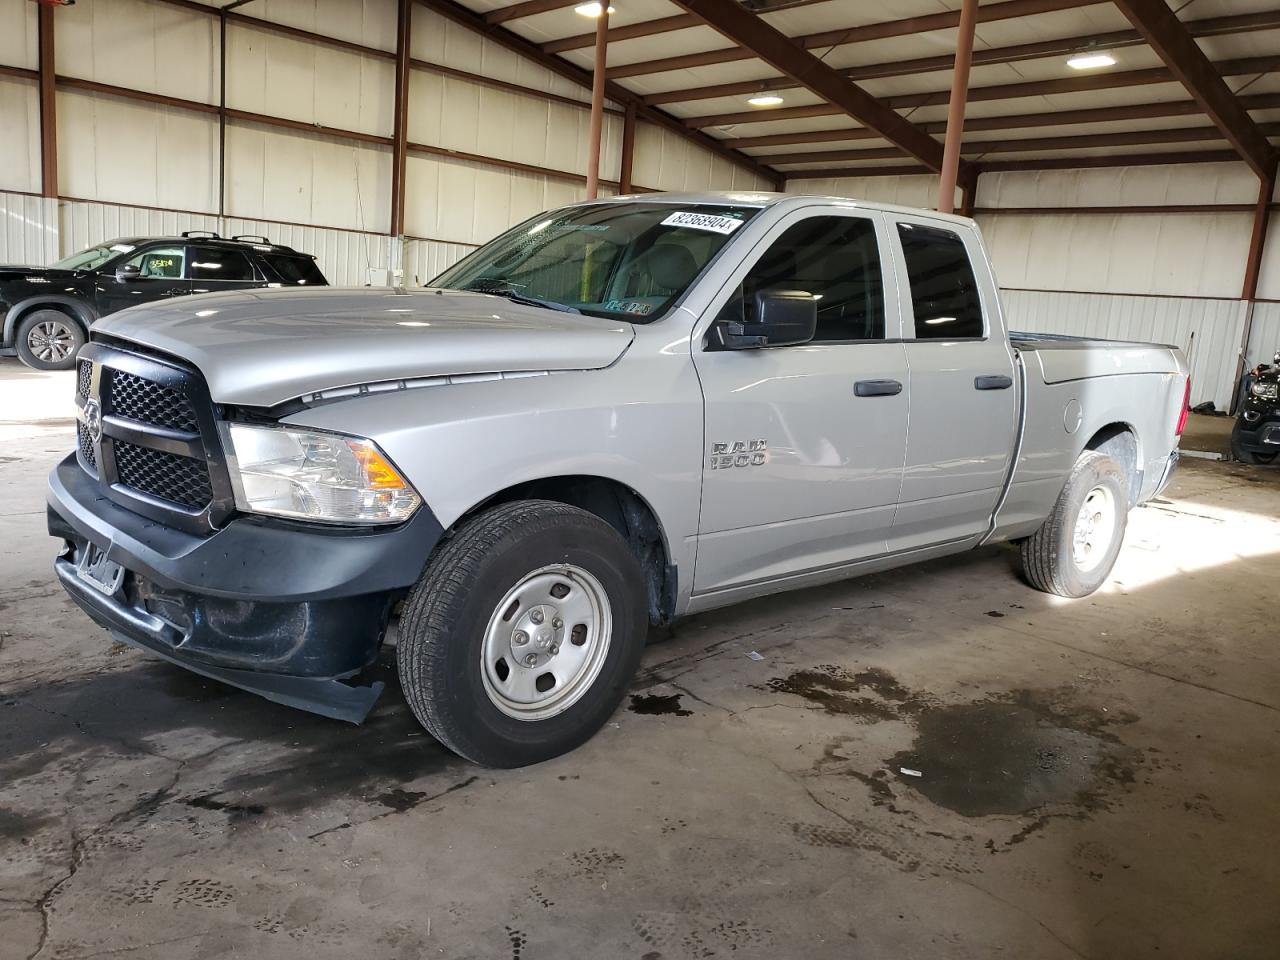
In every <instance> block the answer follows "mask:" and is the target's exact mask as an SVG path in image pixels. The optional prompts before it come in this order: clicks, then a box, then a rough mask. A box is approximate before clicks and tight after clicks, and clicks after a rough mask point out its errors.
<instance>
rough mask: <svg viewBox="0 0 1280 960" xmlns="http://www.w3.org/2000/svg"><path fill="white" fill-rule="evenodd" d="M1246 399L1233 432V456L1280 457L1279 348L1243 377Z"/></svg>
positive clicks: (1269, 460) (1266, 459)
mask: <svg viewBox="0 0 1280 960" xmlns="http://www.w3.org/2000/svg"><path fill="white" fill-rule="evenodd" d="M1243 395H1244V396H1243V400H1242V402H1241V404H1240V409H1239V412H1238V413H1237V415H1236V425H1235V428H1234V429H1233V430H1232V431H1231V455H1232V456H1233V457H1235V459H1237V460H1240V461H1241V462H1243V463H1275V462H1276V461H1277V460H1278V459H1280V351H1277V352H1276V356H1275V362H1274V363H1270V364H1267V363H1260V364H1258V366H1256V367H1254V369H1253V370H1252V371H1250V372H1249V374H1248V376H1246V377H1245V379H1244V384H1243Z"/></svg>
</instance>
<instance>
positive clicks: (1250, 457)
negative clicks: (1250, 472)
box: [1231, 443, 1276, 466]
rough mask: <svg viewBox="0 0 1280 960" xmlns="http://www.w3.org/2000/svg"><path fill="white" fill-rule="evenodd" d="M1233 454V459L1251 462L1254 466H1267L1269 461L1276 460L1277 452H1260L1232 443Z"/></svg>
mask: <svg viewBox="0 0 1280 960" xmlns="http://www.w3.org/2000/svg"><path fill="white" fill-rule="evenodd" d="M1231 456H1232V459H1235V460H1238V461H1240V462H1241V463H1251V464H1253V465H1254V466H1266V465H1267V464H1269V463H1275V462H1276V454H1275V453H1258V452H1256V451H1254V450H1245V449H1244V448H1243V447H1241V446H1238V445H1236V444H1234V443H1233V444H1232V445H1231Z"/></svg>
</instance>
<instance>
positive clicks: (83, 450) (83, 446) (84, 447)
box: [76, 423, 98, 470]
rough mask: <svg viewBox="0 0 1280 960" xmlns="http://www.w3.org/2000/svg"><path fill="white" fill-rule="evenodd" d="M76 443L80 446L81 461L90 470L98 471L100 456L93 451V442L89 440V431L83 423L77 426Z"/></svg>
mask: <svg viewBox="0 0 1280 960" xmlns="http://www.w3.org/2000/svg"><path fill="white" fill-rule="evenodd" d="M76 443H77V444H79V446H80V459H81V460H82V461H84V463H85V465H86V466H88V467H89V469H90V470H97V469H98V455H97V454H96V453H95V452H94V450H93V441H92V440H90V439H89V431H88V430H86V429H85V428H84V424H83V423H78V424H76Z"/></svg>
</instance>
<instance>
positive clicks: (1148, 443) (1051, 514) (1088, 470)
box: [48, 193, 1189, 766]
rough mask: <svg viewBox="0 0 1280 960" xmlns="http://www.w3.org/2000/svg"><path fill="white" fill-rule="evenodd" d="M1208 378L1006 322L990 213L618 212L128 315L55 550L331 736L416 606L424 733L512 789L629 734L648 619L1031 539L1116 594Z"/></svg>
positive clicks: (1072, 593) (1139, 353) (1051, 581)
mask: <svg viewBox="0 0 1280 960" xmlns="http://www.w3.org/2000/svg"><path fill="white" fill-rule="evenodd" d="M1188 391H1189V381H1188V374H1187V366H1186V363H1185V361H1184V359H1183V357H1182V354H1181V352H1180V351H1179V350H1178V349H1177V348H1175V347H1167V346H1152V345H1144V344H1136V343H1112V342H1102V341H1088V340H1080V339H1074V338H1069V337H1049V336H1023V335H1019V334H1009V333H1007V332H1006V326H1005V317H1004V314H1003V312H1002V310H1001V305H1000V296H999V291H998V289H997V286H996V282H995V278H994V277H993V276H992V272H991V268H990V265H989V264H988V260H987V256H986V253H985V251H984V248H983V243H982V237H981V235H980V234H979V232H978V230H977V228H976V226H975V225H974V224H973V222H972V221H970V220H966V219H962V218H958V217H952V216H944V215H940V214H934V213H930V212H927V211H921V210H908V209H899V208H896V207H888V206H883V205H879V204H870V203H859V202H852V201H847V200H840V199H833V198H822V197H804V196H784V195H768V194H766V195H757V194H734V193H724V194H706V195H675V194H650V195H644V196H633V197H619V198H615V199H610V200H602V201H598V202H591V203H583V204H577V205H574V206H569V207H565V208H563V209H559V210H555V211H552V212H550V213H546V214H542V215H540V216H537V217H534V218H533V219H531V220H529V221H527V222H525V223H522V224H520V225H519V226H517V227H515V228H514V229H512V230H510V231H508V232H507V233H505V234H503V235H502V236H500V237H499V238H497V239H496V240H494V241H492V242H491V243H489V244H487V245H486V246H483V247H481V248H480V249H478V250H476V251H475V252H474V253H472V254H471V255H470V256H468V257H467V258H466V259H464V260H462V261H461V262H460V263H458V264H456V265H455V266H454V267H452V268H451V269H449V270H447V271H445V273H443V274H442V275H441V276H439V277H438V278H436V280H435V281H434V282H433V284H432V285H431V286H430V287H429V288H427V289H421V290H403V289H397V290H387V289H363V290H332V289H329V290H299V289H281V290H265V291H264V290H257V291H246V292H240V293H227V294H213V295H208V296H201V297H193V298H189V299H182V300H175V301H172V302H169V303H165V304H163V305H160V304H156V305H147V306H141V307H138V308H135V309H130V310H125V311H123V312H121V313H119V314H116V315H115V316H112V317H110V318H107V319H105V320H103V321H102V322H100V323H99V324H98V325H96V326H95V327H94V328H93V335H92V342H90V343H89V344H88V345H87V346H86V347H85V348H84V350H83V351H82V353H81V355H80V359H79V368H78V378H77V389H76V404H77V407H78V410H79V433H78V440H79V443H78V450H77V451H76V452H75V453H74V454H72V455H70V456H68V457H67V458H66V460H64V461H63V462H62V463H61V464H59V465H58V467H57V468H56V469H55V470H54V472H53V474H52V476H51V477H50V482H49V493H48V502H49V529H50V532H51V534H52V535H53V536H55V537H57V538H58V539H59V540H60V541H61V542H62V549H61V552H60V554H59V556H58V559H57V561H56V569H57V574H58V576H59V578H60V579H61V582H62V583H63V585H64V586H65V588H66V589H67V591H68V592H69V593H70V594H71V596H72V597H73V598H74V599H75V601H76V602H77V603H78V604H79V605H80V606H81V607H83V609H84V610H85V612H86V613H88V614H89V616H90V617H92V618H93V619H94V620H96V621H97V622H98V623H100V624H102V625H103V626H105V627H107V628H108V629H109V630H110V631H111V632H112V633H113V634H114V635H115V636H116V637H117V638H118V639H120V640H122V641H125V642H128V643H132V644H134V645H137V646H140V647H143V648H145V649H147V650H150V651H152V652H154V653H157V654H159V655H160V656H162V657H165V658H167V659H169V660H172V661H175V662H177V663H179V664H181V665H183V666H185V667H187V668H189V669H191V670H194V671H196V672H198V673H201V674H204V675H206V676H209V677H213V678H216V679H219V680H222V681H225V682H227V683H230V684H234V685H236V686H239V687H242V688H245V689H248V690H251V691H255V692H257V693H260V694H262V695H263V696H266V697H269V698H270V699H272V700H276V701H278V702H281V703H285V704H290V705H293V706H298V707H302V708H304V709H309V710H313V711H315V712H318V713H323V714H325V715H328V716H332V717H338V718H343V719H347V720H352V721H356V722H358V721H360V720H362V719H363V718H364V716H365V715H366V714H367V712H368V711H369V710H370V708H371V707H372V706H373V703H374V701H375V700H376V699H377V696H378V694H379V693H380V691H381V685H380V684H372V685H369V684H362V682H361V678H360V674H361V672H362V671H363V670H364V668H366V667H367V666H368V665H370V663H371V662H372V661H373V660H374V658H375V657H376V656H377V654H378V651H379V648H380V647H381V645H382V643H383V641H384V638H385V637H386V635H387V632H388V628H389V626H390V624H391V623H392V622H393V620H398V641H397V644H396V657H397V663H398V669H399V676H400V682H401V685H402V687H403V689H404V693H405V696H406V697H407V699H408V702H409V704H410V706H411V707H412V709H413V711H414V712H415V714H416V715H417V717H418V719H419V720H421V722H422V724H423V725H424V726H425V727H426V728H427V730H428V731H430V733H431V734H432V735H434V736H435V737H437V738H438V739H439V740H440V741H442V742H443V743H444V744H446V745H447V746H448V747H450V748H451V749H453V750H455V751H456V752H457V753H459V754H461V755H463V756H464V757H468V758H470V759H472V760H474V761H477V762H479V763H483V764H489V765H495V766H516V765H520V764H526V763H531V762H535V761H539V760H543V759H546V758H549V757H552V756H555V755H557V754H560V753H563V752H564V751H567V750H570V749H572V748H573V747H575V746H577V745H578V744H580V743H582V742H583V741H584V740H586V739H587V738H588V737H590V736H591V735H592V734H593V733H594V732H595V731H596V730H597V729H598V728H599V727H600V725H601V724H602V723H604V721H605V720H606V718H607V717H608V716H609V715H610V713H611V712H612V711H613V710H614V709H615V707H616V706H617V704H618V702H619V700H620V698H621V697H622V695H623V693H624V691H625V690H626V688H627V685H628V682H629V681H630V679H631V677H632V674H633V672H634V671H635V669H636V666H637V663H638V662H639V659H640V655H641V651H642V648H643V646H644V642H645V637H646V632H647V628H648V627H649V626H650V624H663V623H667V622H669V621H671V620H673V619H675V618H677V617H681V616H685V615H688V614H692V613H697V612H700V611H704V610H709V609H711V608H714V607H719V606H722V605H724V604H730V603H734V602H737V601H739V600H745V599H748V598H750V597H758V596H761V595H762V594H768V593H772V592H776V591H780V590H790V589H794V588H798V587H806V586H810V585H813V584H818V583H824V582H828V581H832V580H837V579H840V578H845V577H852V576H856V575H858V574H863V573H868V572H871V571H875V570H883V569H885V568H887V567H893V566H897V565H901V564H906V563H913V562H915V561H919V560H927V559H930V558H933V557H940V556H943V555H946V554H953V553H959V552H960V551H963V550H971V549H973V548H975V547H978V546H981V545H983V544H990V543H995V542H999V541H1012V542H1014V543H1017V544H1019V545H1020V551H1021V556H1022V561H1023V569H1024V573H1025V577H1026V579H1027V580H1028V581H1029V582H1030V583H1031V584H1032V585H1033V586H1035V587H1038V588H1039V589H1041V590H1046V591H1049V592H1051V593H1055V594H1058V595H1061V596H1066V597H1080V596H1084V595H1086V594H1088V593H1090V592H1092V591H1093V590H1095V589H1097V588H1098V587H1099V586H1100V585H1101V584H1102V583H1103V581H1104V580H1105V579H1106V577H1107V575H1108V573H1109V571H1110V569H1111V566H1112V563H1113V562H1114V561H1115V558H1116V554H1117V552H1118V551H1119V549H1120V545H1121V541H1122V538H1123V536H1124V531H1125V521H1126V517H1127V514H1128V511H1129V510H1130V509H1131V508H1132V507H1133V506H1135V505H1136V504H1139V503H1142V502H1143V501H1146V500H1149V499H1151V498H1152V497H1154V496H1155V495H1156V494H1157V493H1158V492H1159V491H1160V489H1161V488H1162V487H1163V485H1164V484H1165V483H1166V481H1167V480H1168V478H1169V475H1170V472H1171V471H1172V469H1173V467H1174V465H1175V464H1176V461H1177V452H1176V448H1177V443H1178V436H1179V434H1180V433H1181V430H1182V425H1183V420H1184V418H1185V411H1186V407H1187V398H1188Z"/></svg>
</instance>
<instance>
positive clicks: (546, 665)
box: [480, 564, 613, 720]
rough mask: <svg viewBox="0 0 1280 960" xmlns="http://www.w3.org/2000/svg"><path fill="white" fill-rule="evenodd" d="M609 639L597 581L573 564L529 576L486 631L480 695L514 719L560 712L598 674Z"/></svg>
mask: <svg viewBox="0 0 1280 960" xmlns="http://www.w3.org/2000/svg"><path fill="white" fill-rule="evenodd" d="M612 635H613V614H612V610H611V608H610V606H609V595H608V593H607V592H606V591H605V589H604V587H603V586H602V585H601V583H600V581H599V580H597V579H596V578H595V576H593V575H592V574H591V573H589V572H587V571H586V570H584V569H583V568H582V567H579V566H575V565H574V564H554V565H552V566H547V567H540V568H539V569H537V570H534V571H531V572H530V573H527V574H525V576H524V577H522V578H521V579H520V581H519V582H518V583H517V584H516V585H515V586H514V587H512V588H511V589H510V590H508V591H507V593H506V595H505V596H504V597H503V598H502V600H501V602H499V603H498V605H497V606H496V607H495V608H494V611H493V614H492V615H491V616H490V617H489V623H488V625H487V626H486V627H485V632H484V642H483V644H482V645H481V652H480V677H481V679H482V680H483V682H484V690H485V693H486V694H487V695H488V697H489V701H490V702H491V703H492V704H493V705H494V706H495V707H497V708H498V709H499V710H500V711H502V712H503V713H504V714H506V715H507V716H508V717H512V718H514V719H516V720H545V719H547V718H548V717H554V716H556V715H557V714H560V713H563V712H564V711H565V710H568V709H569V708H570V707H571V706H573V705H574V704H575V703H577V702H578V700H580V699H581V698H582V696H583V695H584V694H585V693H586V692H587V691H588V690H590V689H591V687H592V685H593V684H594V683H595V682H596V679H597V678H598V677H599V676H600V671H601V669H602V668H603V667H604V661H605V658H606V657H607V656H608V653H609V644H610V641H611V639H612ZM546 677H550V678H552V680H551V681H548V680H547V679H545V678H546ZM548 684H550V685H548Z"/></svg>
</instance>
